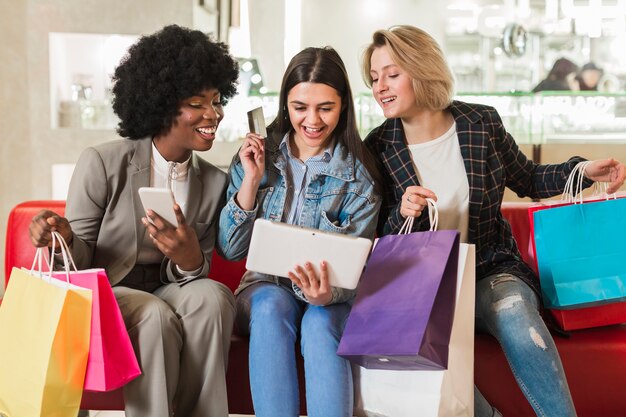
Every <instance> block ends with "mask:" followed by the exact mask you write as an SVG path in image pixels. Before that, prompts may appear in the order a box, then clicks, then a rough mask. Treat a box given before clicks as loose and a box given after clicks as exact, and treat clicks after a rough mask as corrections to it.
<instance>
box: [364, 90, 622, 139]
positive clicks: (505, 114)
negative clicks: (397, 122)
mask: <svg viewBox="0 0 626 417" xmlns="http://www.w3.org/2000/svg"><path fill="white" fill-rule="evenodd" d="M455 99H458V100H461V101H465V102H469V103H479V104H486V105H489V106H492V107H494V108H495V109H496V110H497V111H498V113H499V114H500V116H501V117H502V121H503V123H504V126H505V128H506V129H507V131H508V132H509V133H510V134H511V135H512V136H513V138H515V140H516V142H518V143H520V144H532V145H540V144H546V143H626V92H624V93H599V92H595V91H591V92H583V91H571V92H570V91H558V92H557V91H552V92H548V91H544V92H541V93H537V94H533V93H459V94H457V95H456V97H455ZM355 102H356V109H357V120H358V123H359V131H360V133H361V135H362V136H363V137H365V136H366V135H367V134H368V133H369V132H370V131H371V130H372V129H373V128H375V127H376V126H378V125H380V124H381V123H382V122H383V121H384V120H385V117H384V116H383V113H382V110H381V108H380V106H379V105H378V104H376V101H375V100H374V98H373V97H372V96H371V94H369V93H362V94H359V95H358V96H357V97H356V99H355Z"/></svg>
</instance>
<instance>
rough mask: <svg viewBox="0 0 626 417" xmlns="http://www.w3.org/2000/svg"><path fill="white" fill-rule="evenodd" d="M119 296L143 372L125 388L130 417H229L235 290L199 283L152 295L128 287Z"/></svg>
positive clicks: (163, 289)
mask: <svg viewBox="0 0 626 417" xmlns="http://www.w3.org/2000/svg"><path fill="white" fill-rule="evenodd" d="M122 285H123V284H122ZM113 292H114V294H115V297H116V298H117V302H118V304H119V306H120V310H121V312H122V316H123V317H124V322H125V324H126V328H127V329H128V334H129V336H130V339H131V342H132V344H133V347H134V349H135V353H136V354H137V358H138V360H139V365H140V367H141V370H142V375H141V376H139V377H138V378H136V379H134V380H133V381H131V382H129V383H128V384H127V385H126V386H125V387H124V398H125V403H126V417H170V416H174V415H175V416H177V417H226V416H228V400H227V396H226V368H227V366H228V349H229V348H230V337H231V332H232V327H233V320H234V314H235V302H234V297H233V294H232V293H231V291H230V290H229V289H228V288H227V287H226V286H224V285H222V284H220V283H218V282H216V281H213V280H210V279H197V280H195V281H192V282H190V283H188V284H186V285H184V286H182V287H180V286H178V285H177V284H167V285H164V286H162V287H160V288H158V289H157V290H156V291H154V292H153V293H152V294H151V293H149V292H145V291H140V290H135V289H131V288H127V287H123V286H116V287H113Z"/></svg>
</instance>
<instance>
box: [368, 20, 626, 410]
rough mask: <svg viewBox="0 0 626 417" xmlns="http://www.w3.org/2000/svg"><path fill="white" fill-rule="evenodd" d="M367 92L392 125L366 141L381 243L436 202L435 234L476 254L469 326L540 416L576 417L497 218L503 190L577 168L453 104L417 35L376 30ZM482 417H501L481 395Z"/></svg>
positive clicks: (486, 111) (492, 114)
mask: <svg viewBox="0 0 626 417" xmlns="http://www.w3.org/2000/svg"><path fill="white" fill-rule="evenodd" d="M363 73H364V78H365V81H366V83H367V84H368V86H371V88H372V93H373V95H374V97H375V99H376V101H377V102H378V104H379V105H380V106H381V107H382V109H383V112H384V115H385V117H386V118H387V120H386V121H385V122H384V123H383V124H382V125H380V126H379V127H377V128H375V129H374V130H373V131H372V132H371V133H370V134H369V135H368V136H367V138H366V140H365V142H366V144H367V146H368V147H369V148H370V149H371V151H372V152H373V153H374V155H375V157H377V159H378V161H379V167H380V170H381V173H382V175H383V178H384V180H385V183H384V184H383V185H384V190H385V193H384V194H383V205H382V208H381V214H380V217H379V224H378V234H379V235H384V234H388V233H397V232H398V230H399V229H400V227H401V225H402V223H403V221H404V218H406V217H407V216H412V217H416V218H417V221H416V222H415V226H414V230H416V231H417V230H428V228H429V221H428V214H427V213H425V212H424V207H426V200H425V199H426V198H427V197H430V198H433V199H436V200H437V202H438V208H439V212H440V216H439V218H440V221H439V228H440V229H458V230H459V232H460V234H461V240H462V241H463V242H468V243H473V244H475V245H476V278H477V284H476V328H477V329H478V330H479V331H484V332H488V333H490V334H492V335H493V336H494V337H496V338H497V339H498V341H499V342H500V344H501V345H502V349H503V350H504V352H505V353H506V356H507V358H508V360H509V364H510V366H511V368H512V369H513V374H514V375H515V377H516V379H517V382H518V384H519V385H520V388H521V389H522V391H523V392H524V394H525V395H526V398H527V399H528V401H529V402H530V404H531V405H532V407H533V408H534V410H535V412H536V413H537V415H539V416H549V417H559V416H563V417H565V416H567V417H571V416H575V415H576V411H575V410H574V405H573V402H572V398H571V395H570V392H569V388H568V385H567V381H566V379H565V374H564V371H563V366H562V365H561V360H560V358H559V355H558V352H557V350H556V347H555V345H554V342H553V340H552V336H551V335H550V332H549V331H548V329H547V328H546V325H545V324H544V322H543V320H542V318H541V316H540V315H539V308H540V303H541V301H540V296H539V294H540V291H539V287H538V280H537V277H536V276H535V275H534V273H533V272H532V270H531V269H530V268H529V267H528V266H527V265H526V264H524V262H523V261H522V259H521V256H520V254H519V251H518V249H517V245H516V243H515V240H514V239H513V236H512V234H511V228H510V226H509V224H508V223H507V221H506V220H505V219H504V218H503V217H502V214H501V212H500V205H501V202H502V197H503V193H504V188H505V187H509V188H510V189H511V190H513V191H515V192H516V193H517V194H518V195H519V196H521V197H527V196H528V197H533V198H545V197H551V196H553V195H556V194H559V193H561V192H562V191H563V188H564V186H565V181H566V179H567V176H568V175H569V173H570V172H571V171H572V169H573V168H574V166H575V165H576V164H577V163H578V162H580V161H582V160H583V158H580V157H573V158H570V159H569V160H568V161H566V162H564V163H562V164H555V165H539V164H536V163H534V162H533V161H531V160H529V159H528V158H527V157H526V156H525V155H524V154H523V153H522V152H521V151H520V150H519V148H518V147H517V144H516V143H515V140H514V139H513V138H512V137H511V135H509V134H508V133H507V131H506V129H505V127H504V125H503V124H502V120H501V119H500V116H499V115H498V112H497V111H496V110H495V109H494V108H492V107H489V106H484V105H478V104H469V103H463V102H460V101H454V100H452V96H453V89H454V83H453V78H452V74H451V72H450V69H449V68H448V66H447V64H446V61H445V58H444V56H443V53H442V52H441V49H440V47H439V45H438V44H437V42H436V41H435V40H434V39H433V38H432V37H431V36H430V35H428V34H427V33H426V32H424V31H422V30H420V29H418V28H416V27H412V26H396V27H393V28H391V29H390V30H379V31H377V32H375V33H374V35H373V39H372V42H371V44H370V45H369V47H368V48H367V50H366V51H365V54H364V58H363ZM624 172H625V169H624V166H623V165H622V164H621V163H619V162H617V161H615V160H613V159H606V160H598V161H594V162H592V163H591V164H590V165H589V168H588V170H587V171H586V176H587V178H586V179H585V184H586V186H589V185H591V184H592V183H593V181H607V182H609V183H610V187H609V188H610V190H609V191H610V192H613V191H615V190H617V189H618V188H619V187H620V186H621V185H622V184H623V182H624V176H625V175H624ZM475 414H476V416H477V417H482V416H498V415H500V413H499V412H498V411H497V410H495V409H493V408H492V407H491V406H490V405H489V404H488V403H487V401H486V400H485V399H484V397H483V396H482V395H480V393H479V392H477V395H476V402H475Z"/></svg>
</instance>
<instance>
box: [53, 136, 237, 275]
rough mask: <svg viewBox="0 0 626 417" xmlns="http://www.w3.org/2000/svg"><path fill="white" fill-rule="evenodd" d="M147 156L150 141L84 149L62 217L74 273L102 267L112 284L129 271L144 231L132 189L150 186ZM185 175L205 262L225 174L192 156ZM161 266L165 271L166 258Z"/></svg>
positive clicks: (191, 214) (208, 257)
mask: <svg viewBox="0 0 626 417" xmlns="http://www.w3.org/2000/svg"><path fill="white" fill-rule="evenodd" d="M151 152H152V140H151V139H150V138H144V139H140V140H130V139H122V140H117V141H112V142H107V143H104V144H102V145H99V146H96V147H90V148H87V149H85V151H83V153H82V154H81V156H80V158H79V159H78V162H77V164H76V168H75V170H74V174H73V175H72V180H71V181H70V188H69V192H68V196H67V206H66V209H65V215H66V217H67V218H68V219H69V221H70V224H71V226H72V230H73V232H74V238H73V243H72V255H73V257H74V261H75V262H76V266H77V267H78V269H88V268H105V269H106V271H107V275H108V277H109V281H110V282H111V285H115V284H117V283H118V282H120V281H121V280H122V278H124V277H125V276H126V274H128V272H129V271H130V270H131V268H133V266H134V265H135V262H136V261H137V253H138V251H139V246H140V244H141V242H143V238H144V233H146V228H145V226H144V225H143V224H142V223H141V218H142V217H143V216H144V215H145V211H144V209H143V206H142V204H141V200H140V199H139V194H138V192H137V190H138V189H139V187H148V186H150V157H151ZM188 175H189V202H188V209H187V210H186V211H187V215H186V220H187V223H188V224H189V225H190V226H192V227H193V228H194V229H195V230H196V234H197V235H198V239H199V241H200V247H201V249H202V251H203V252H204V257H205V262H206V263H210V261H211V255H212V252H213V248H214V246H215V238H216V235H217V226H218V221H219V214H220V211H221V209H222V207H223V206H224V204H225V195H226V187H227V185H228V180H227V175H226V174H225V173H224V172H222V171H221V170H220V169H219V168H217V167H215V166H213V165H211V164H210V163H208V162H207V161H205V160H204V159H202V158H200V157H199V156H198V155H196V154H195V153H194V154H193V156H192V159H191V163H190V166H189V174H188ZM163 262H164V266H167V267H168V268H169V267H170V265H169V259H167V258H166V259H164V261H163ZM208 266H210V265H205V267H208ZM207 270H208V269H207ZM161 271H162V272H161V274H162V275H163V276H162V277H161V279H162V280H164V282H167V278H166V277H165V273H164V271H165V268H161Z"/></svg>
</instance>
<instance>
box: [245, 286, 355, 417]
mask: <svg viewBox="0 0 626 417" xmlns="http://www.w3.org/2000/svg"><path fill="white" fill-rule="evenodd" d="M290 284H291V283H290V282H289V284H286V285H285V286H279V285H276V284H273V283H258V284H254V285H251V286H250V287H248V288H246V289H244V290H243V291H242V292H241V293H239V294H238V295H237V303H236V304H237V313H236V322H237V328H238V329H239V332H240V333H242V334H246V333H248V332H249V335H250V358H249V362H250V363H249V368H250V388H251V391H252V401H253V403H254V412H255V413H256V415H257V417H283V416H284V417H297V416H298V415H299V408H300V407H299V403H300V401H299V395H298V393H299V391H298V375H297V370H296V355H295V345H296V341H297V339H298V336H300V346H301V351H302V356H303V357H304V371H305V382H306V402H307V414H308V415H309V416H310V417H349V416H352V408H353V403H354V393H353V388H352V371H351V368H350V363H349V362H348V361H347V360H346V359H343V358H341V357H339V356H337V347H338V346H339V339H340V338H341V333H342V331H343V327H344V324H345V321H346V318H347V317H348V313H349V312H350V306H349V305H348V304H346V303H340V304H333V305H329V306H325V307H319V306H313V305H310V304H307V303H305V302H303V301H301V300H299V299H297V298H296V296H295V294H294V293H293V290H292V289H291V285H290ZM287 285H289V287H287Z"/></svg>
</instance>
